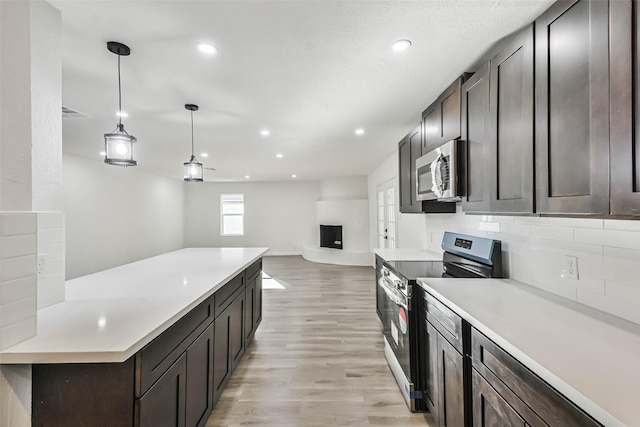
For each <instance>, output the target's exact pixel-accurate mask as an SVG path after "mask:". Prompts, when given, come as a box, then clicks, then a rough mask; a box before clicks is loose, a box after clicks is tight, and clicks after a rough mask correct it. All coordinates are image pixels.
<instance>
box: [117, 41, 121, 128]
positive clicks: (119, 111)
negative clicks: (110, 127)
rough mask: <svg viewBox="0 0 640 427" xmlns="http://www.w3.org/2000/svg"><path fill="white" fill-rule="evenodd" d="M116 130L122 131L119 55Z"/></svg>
mask: <svg viewBox="0 0 640 427" xmlns="http://www.w3.org/2000/svg"><path fill="white" fill-rule="evenodd" d="M118 129H120V130H122V85H121V83H120V54H118Z"/></svg>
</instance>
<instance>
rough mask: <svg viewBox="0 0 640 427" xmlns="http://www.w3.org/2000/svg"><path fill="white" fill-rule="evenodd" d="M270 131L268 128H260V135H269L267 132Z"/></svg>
mask: <svg viewBox="0 0 640 427" xmlns="http://www.w3.org/2000/svg"><path fill="white" fill-rule="evenodd" d="M270 133H271V132H269V130H268V129H262V130H261V131H260V135H262V136H269V134H270Z"/></svg>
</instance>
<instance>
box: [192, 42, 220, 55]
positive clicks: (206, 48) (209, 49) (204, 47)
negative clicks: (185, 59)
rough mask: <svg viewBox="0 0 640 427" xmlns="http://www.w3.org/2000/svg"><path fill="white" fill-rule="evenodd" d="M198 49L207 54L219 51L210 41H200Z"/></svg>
mask: <svg viewBox="0 0 640 427" xmlns="http://www.w3.org/2000/svg"><path fill="white" fill-rule="evenodd" d="M197 46H198V50H199V51H200V52H202V53H206V54H207V55H214V54H216V53H218V48H217V47H215V46H214V45H212V44H209V43H198V45H197Z"/></svg>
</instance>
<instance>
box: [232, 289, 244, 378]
mask: <svg viewBox="0 0 640 427" xmlns="http://www.w3.org/2000/svg"><path fill="white" fill-rule="evenodd" d="M244 294H245V293H244V290H243V292H242V293H241V294H240V295H239V296H238V297H236V299H235V300H234V301H233V303H232V304H231V305H230V306H229V309H230V312H229V353H230V354H231V370H232V371H233V370H235V369H236V366H238V363H240V359H242V356H243V355H244V350H245V342H246V340H245V336H244V313H245V299H244Z"/></svg>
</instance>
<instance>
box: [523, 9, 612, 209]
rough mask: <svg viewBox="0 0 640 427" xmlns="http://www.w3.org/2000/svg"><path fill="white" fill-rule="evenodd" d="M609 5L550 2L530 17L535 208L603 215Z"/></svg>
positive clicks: (605, 203)
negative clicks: (532, 25) (532, 19)
mask: <svg viewBox="0 0 640 427" xmlns="http://www.w3.org/2000/svg"><path fill="white" fill-rule="evenodd" d="M608 23H609V2H607V1H587V0H581V1H567V0H560V1H558V2H556V3H555V4H553V5H552V6H551V7H550V8H549V9H548V10H547V11H546V12H544V13H543V14H542V15H541V16H540V17H539V18H538V19H537V20H536V21H535V87H536V97H537V102H536V125H535V150H536V156H535V159H536V189H537V199H536V207H537V208H536V210H537V212H538V213H541V214H596V215H603V214H609V25H608Z"/></svg>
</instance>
